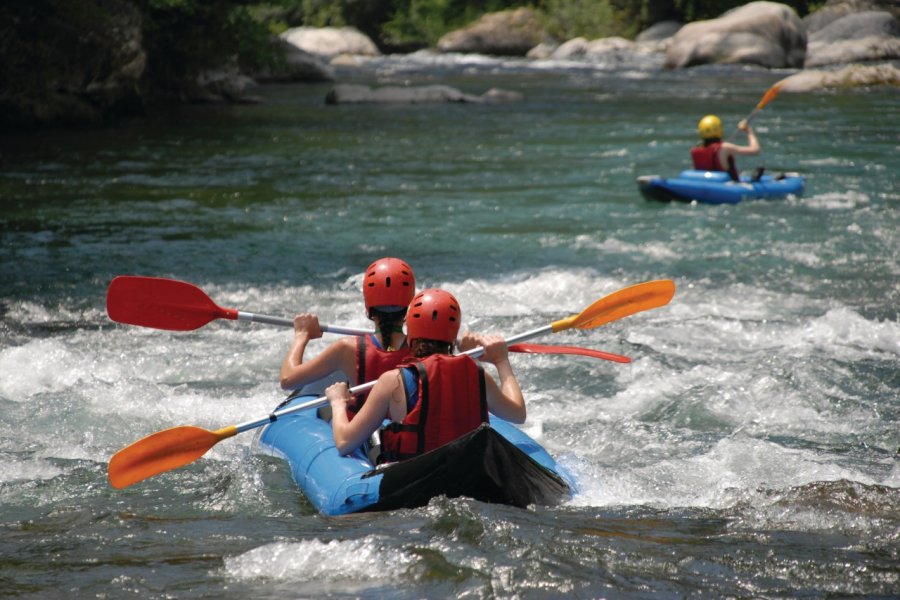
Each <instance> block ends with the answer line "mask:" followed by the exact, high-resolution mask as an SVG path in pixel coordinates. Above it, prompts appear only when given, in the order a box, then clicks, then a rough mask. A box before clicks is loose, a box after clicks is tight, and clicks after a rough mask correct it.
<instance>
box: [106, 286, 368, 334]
mask: <svg viewBox="0 0 900 600" xmlns="http://www.w3.org/2000/svg"><path fill="white" fill-rule="evenodd" d="M106 312H107V314H108V315H109V318H110V319H112V320H113V321H116V322H118V323H127V324H129V325H140V326H142V327H152V328H154V329H166V330H169V331H191V330H194V329H199V328H200V327H203V326H204V325H206V324H207V323H209V322H210V321H213V320H215V319H230V320H232V321H238V320H239V321H252V322H254V323H267V324H269V325H281V326H282V327H293V326H294V322H293V321H292V320H291V319H283V318H280V317H269V316H266V315H257V314H254V313H250V312H244V311H240V310H236V309H233V308H222V307H221V306H219V305H217V304H216V303H215V302H213V301H212V299H211V298H210V297H209V296H208V295H206V292H204V291H203V290H201V289H200V288H198V287H197V286H195V285H194V284H192V283H188V282H186V281H179V280H177V279H165V278H162V277H140V276H135V275H119V276H118V277H115V278H114V279H113V280H112V282H110V284H109V288H108V289H107V291H106ZM320 327H321V328H322V331H323V332H328V333H342V334H346V335H365V334H367V333H371V332H369V331H367V330H365V329H356V328H353V327H338V326H335V325H320Z"/></svg>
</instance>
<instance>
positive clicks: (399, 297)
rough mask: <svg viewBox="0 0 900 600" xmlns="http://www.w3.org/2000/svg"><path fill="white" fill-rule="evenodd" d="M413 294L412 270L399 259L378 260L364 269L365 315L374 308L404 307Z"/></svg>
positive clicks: (414, 282)
mask: <svg viewBox="0 0 900 600" xmlns="http://www.w3.org/2000/svg"><path fill="white" fill-rule="evenodd" d="M415 293H416V277H415V275H413V270H412V268H411V267H410V266H409V265H408V264H406V263H405V262H403V261H402V260H400V259H399V258H379V259H378V260H376V261H375V262H373V263H372V264H371V265H369V268H368V269H366V275H365V277H364V278H363V300H364V301H365V303H366V313H368V312H369V309H371V308H375V307H384V306H395V307H399V308H402V307H405V306H407V305H408V304H409V302H410V300H412V297H413V296H414V295H415Z"/></svg>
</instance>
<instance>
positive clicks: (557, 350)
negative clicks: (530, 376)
mask: <svg viewBox="0 0 900 600" xmlns="http://www.w3.org/2000/svg"><path fill="white" fill-rule="evenodd" d="M507 349H508V350H509V351H510V352H521V353H524V354H577V355H580V356H590V357H592V358H599V359H601V360H610V361H612V362H619V363H630V362H631V359H630V358H628V357H627V356H622V355H621V354H613V353H612V352H604V351H602V350H594V349H592V348H581V347H579V346H548V345H546V344H513V345H512V346H508V347H507Z"/></svg>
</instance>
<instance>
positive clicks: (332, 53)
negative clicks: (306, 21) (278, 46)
mask: <svg viewBox="0 0 900 600" xmlns="http://www.w3.org/2000/svg"><path fill="white" fill-rule="evenodd" d="M281 38H282V39H283V40H285V41H286V42H288V43H289V44H291V45H293V46H295V47H297V48H298V49H300V50H302V51H303V52H306V53H309V54H313V55H315V56H319V57H321V58H322V59H324V60H327V61H330V60H331V59H333V58H335V57H336V56H340V55H342V54H353V55H362V56H379V55H380V54H381V51H380V50H378V47H377V46H376V45H375V44H374V42H372V40H371V39H370V38H369V36H367V35H365V34H364V33H362V32H361V31H359V30H358V29H356V28H354V27H294V28H293V29H288V30H287V31H285V32H284V33H282V34H281Z"/></svg>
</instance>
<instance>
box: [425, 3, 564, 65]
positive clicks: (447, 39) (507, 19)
mask: <svg viewBox="0 0 900 600" xmlns="http://www.w3.org/2000/svg"><path fill="white" fill-rule="evenodd" d="M547 38H548V35H547V31H546V30H545V29H544V26H543V25H542V24H541V22H540V20H539V19H538V18H537V15H536V14H535V13H534V11H532V10H531V9H528V8H518V9H516V10H504V11H500V12H495V13H488V14H486V15H484V16H483V17H481V18H480V19H478V20H477V21H475V22H474V23H472V24H471V25H469V26H468V27H465V28H463V29H457V30H456V31H451V32H450V33H447V34H445V35H444V36H443V37H441V39H440V40H438V43H437V48H438V50H440V51H441V52H461V53H476V54H492V55H501V56H525V55H526V54H527V53H528V51H529V50H531V49H532V48H534V47H535V46H537V45H538V44H540V43H541V42H545V41H547Z"/></svg>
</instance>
